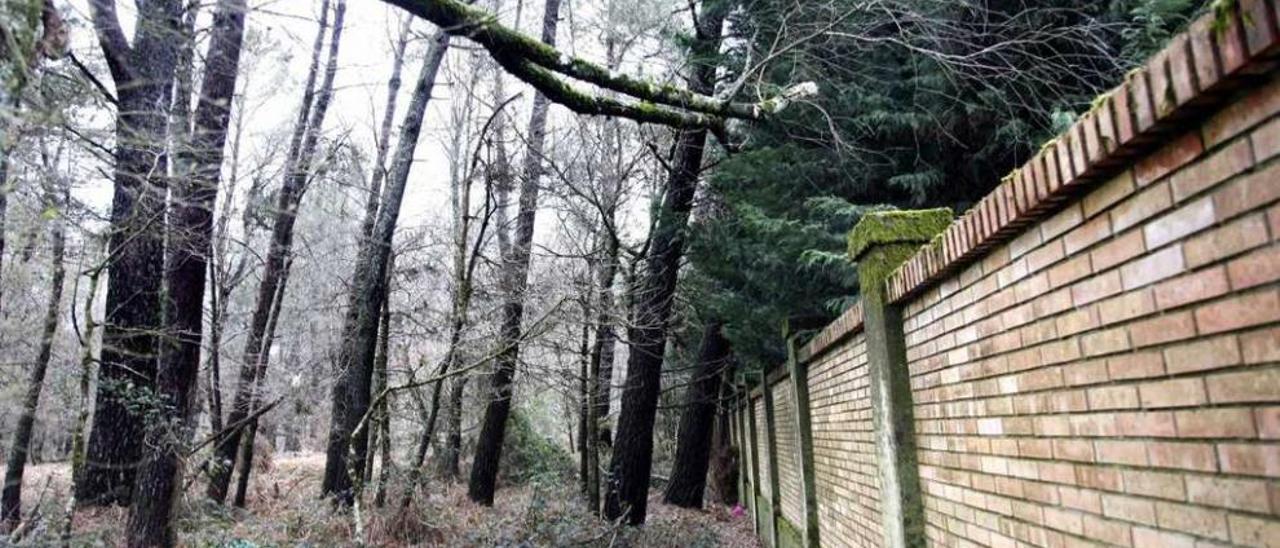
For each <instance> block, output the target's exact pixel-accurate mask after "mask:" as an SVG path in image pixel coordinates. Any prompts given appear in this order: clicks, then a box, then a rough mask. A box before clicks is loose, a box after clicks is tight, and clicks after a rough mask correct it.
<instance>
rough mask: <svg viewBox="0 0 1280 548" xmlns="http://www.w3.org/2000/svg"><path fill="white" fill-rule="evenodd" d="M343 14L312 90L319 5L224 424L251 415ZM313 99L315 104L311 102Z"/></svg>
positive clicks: (219, 476) (220, 462) (216, 469)
mask: <svg viewBox="0 0 1280 548" xmlns="http://www.w3.org/2000/svg"><path fill="white" fill-rule="evenodd" d="M345 12H346V4H345V2H344V1H343V0H339V1H338V7H337V10H336V12H335V14H334V21H333V36H332V38H331V39H330V43H329V60H328V65H327V66H326V70H325V75H324V80H323V82H322V83H321V85H320V88H319V90H318V92H317V89H316V77H317V75H318V73H319V67H320V58H321V55H322V53H323V51H324V48H323V46H324V37H325V34H326V33H327V31H328V26H329V19H328V18H329V0H324V1H323V2H322V3H321V7H320V29H319V30H318V31H317V33H316V39H315V42H314V43H313V45H312V51H311V65H310V67H309V68H308V70H307V79H306V84H305V85H304V87H303V96H302V104H301V106H299V107H298V116H297V119H296V120H295V121H294V128H293V133H292V135H291V136H290V139H289V149H288V152H287V155H286V157H285V179H284V184H283V185H282V186H281V188H280V192H279V195H278V196H277V198H276V217H275V222H274V224H273V226H272V230H271V244H270V248H269V249H268V251H267V260H266V266H265V267H264V270H263V273H262V281H261V282H259V285H258V295H257V300H256V301H255V303H254V308H253V315H252V316H251V317H250V320H249V333H248V334H247V338H246V340H245V348H244V361H243V362H242V363H241V364H240V373H239V378H238V380H237V384H236V392H235V396H234V397H233V400H232V404H231V413H230V415H229V416H228V417H227V421H226V423H227V424H230V425H234V424H241V423H243V422H245V418H246V417H249V416H250V413H252V407H253V402H254V400H255V399H256V396H257V394H256V392H257V388H258V386H259V385H260V383H261V379H258V375H257V374H258V371H259V369H261V368H265V365H266V363H265V361H266V359H267V356H269V354H270V348H269V347H267V346H266V345H265V343H266V341H267V340H268V339H270V338H271V333H269V332H268V327H269V325H270V320H271V316H272V311H273V310H274V309H275V308H276V299H278V298H282V297H283V295H284V287H285V285H286V275H285V274H286V272H287V271H288V264H289V261H290V256H291V255H292V249H293V226H294V222H295V221H296V220H297V214H298V205H299V203H300V202H301V201H302V195H303V193H304V192H305V191H306V188H305V187H306V182H307V178H308V176H309V174H310V168H311V162H312V157H313V156H314V154H315V149H316V146H317V143H318V141H319V138H320V131H321V129H322V126H323V125H324V119H325V115H326V113H327V112H328V106H329V101H330V98H331V96H332V94H333V76H334V74H336V72H337V62H338V61H337V55H338V48H339V45H340V44H341V38H342V19H343V16H344V15H345ZM313 103H314V104H313ZM244 430H245V429H244V428H243V427H242V428H236V429H233V430H230V431H228V432H225V433H223V435H222V436H220V437H219V438H218V440H217V441H216V443H215V445H214V459H213V466H212V468H211V472H210V476H209V485H208V489H207V491H206V493H207V495H208V496H209V498H211V499H213V500H215V501H217V502H223V501H224V500H226V498H227V490H228V487H229V486H230V483H231V473H232V468H233V466H234V464H235V459H236V451H237V450H238V449H239V447H240V442H241V437H242V435H243V432H244Z"/></svg>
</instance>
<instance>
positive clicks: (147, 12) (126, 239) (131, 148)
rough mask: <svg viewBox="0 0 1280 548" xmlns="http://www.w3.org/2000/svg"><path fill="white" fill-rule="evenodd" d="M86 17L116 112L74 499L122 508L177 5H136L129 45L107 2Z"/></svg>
mask: <svg viewBox="0 0 1280 548" xmlns="http://www.w3.org/2000/svg"><path fill="white" fill-rule="evenodd" d="M90 7H91V8H92V12H93V17H92V18H93V22H94V27H95V29H96V31H97V35H98V42H99V44H100V45H101V47H102V50H103V53H104V54H105V57H106V59H107V66H108V67H109V68H110V70H111V75H112V78H113V79H114V80H115V84H116V86H115V88H116V93H117V100H118V102H119V105H118V108H117V112H118V114H117V116H116V150H115V153H114V156H115V173H114V177H115V192H114V196H113V197H112V203H111V230H110V237H109V239H108V256H109V257H111V258H112V259H111V263H110V266H109V267H108V269H109V272H110V275H109V276H108V277H107V303H106V311H107V313H106V318H105V326H104V328H103V331H102V339H103V340H102V356H101V366H100V367H99V372H98V394H97V398H96V400H95V410H94V413H93V427H92V429H91V433H90V435H89V446H88V452H87V455H86V459H85V467H84V473H83V477H82V478H81V481H79V482H77V483H76V489H77V490H78V494H77V498H78V499H79V500H80V501H81V502H82V503H85V504H114V503H127V502H128V501H129V497H130V493H131V491H132V489H133V485H134V479H135V477H136V474H137V465H138V461H139V459H140V458H141V456H142V449H143V437H144V428H145V424H144V417H143V415H142V414H141V413H139V412H138V410H137V407H138V406H136V405H134V403H135V402H136V400H137V399H138V398H139V397H144V396H147V395H148V394H149V393H150V392H151V389H152V387H153V386H154V381H155V371H156V335H157V332H158V329H159V328H160V320H161V317H160V316H161V301H160V298H161V286H162V281H163V277H164V272H163V270H164V232H165V231H164V230H163V227H164V224H165V220H164V209H165V186H166V181H165V177H166V172H167V169H168V167H167V166H168V156H167V154H166V151H165V143H166V135H167V125H168V123H167V122H168V115H167V112H166V110H167V108H168V106H169V105H170V100H171V97H172V92H173V78H174V67H175V65H176V63H177V49H176V48H174V47H173V44H172V41H173V37H174V36H178V35H179V34H180V33H181V28H180V27H181V23H180V21H179V19H180V15H181V11H182V1H181V0H154V1H150V2H145V3H143V4H141V6H140V8H139V13H138V22H139V24H138V25H137V33H136V36H135V38H134V43H133V44H132V45H130V44H129V43H128V41H127V40H126V39H125V36H124V31H123V30H122V29H121V27H120V23H119V21H118V19H117V17H116V8H115V2H114V0H94V1H92V2H90Z"/></svg>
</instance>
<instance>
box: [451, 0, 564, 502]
mask: <svg viewBox="0 0 1280 548" xmlns="http://www.w3.org/2000/svg"><path fill="white" fill-rule="evenodd" d="M559 22H560V0H547V2H546V4H545V12H544V14H543V17H542V42H543V43H545V44H547V45H549V46H553V47H554V46H555V42H556V28H557V26H558V25H559ZM550 106H551V101H550V100H548V99H547V97H546V96H545V95H543V94H541V93H539V94H537V95H536V96H534V98H533V112H532V114H530V116H529V133H528V135H529V141H528V150H527V151H526V153H525V158H524V173H523V178H522V179H523V180H522V181H521V182H520V205H519V210H518V211H517V213H516V228H515V239H514V240H513V241H512V246H511V253H510V255H509V256H507V257H504V260H503V263H504V264H503V276H502V277H503V286H504V287H503V291H504V293H505V299H506V300H505V302H504V303H503V305H502V320H501V321H502V325H501V327H500V329H499V336H498V345H499V351H498V357H497V360H496V362H495V364H494V373H493V377H492V378H491V386H490V395H489V398H490V400H489V404H488V406H486V407H485V411H484V421H483V423H482V426H481V427H480V437H479V439H478V440H477V443H476V455H475V460H474V461H473V462H472V464H471V482H470V483H469V484H468V486H467V496H468V497H470V498H471V500H473V501H475V502H478V503H480V504H483V505H486V506H491V505H493V492H494V489H495V487H496V484H497V480H498V462H499V460H501V457H502V442H503V438H505V437H506V430H507V417H508V416H510V414H511V384H512V381H513V378H514V376H515V369H516V364H517V363H518V361H519V359H520V330H521V322H522V321H523V319H524V292H525V288H526V286H527V285H528V281H529V253H530V250H531V249H532V247H533V225H534V217H535V215H536V214H537V211H538V183H539V181H538V179H539V177H540V176H541V175H542V161H543V158H542V147H543V143H544V141H545V139H546V129H547V110H548V108H550Z"/></svg>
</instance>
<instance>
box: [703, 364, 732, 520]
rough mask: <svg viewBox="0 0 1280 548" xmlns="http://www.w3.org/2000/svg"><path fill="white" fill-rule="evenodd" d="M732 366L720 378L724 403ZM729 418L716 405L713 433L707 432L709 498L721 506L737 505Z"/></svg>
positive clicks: (727, 410)
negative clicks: (709, 462)
mask: <svg viewBox="0 0 1280 548" xmlns="http://www.w3.org/2000/svg"><path fill="white" fill-rule="evenodd" d="M732 372H733V367H732V365H729V366H727V367H724V368H723V371H722V372H721V375H720V400H719V401H721V402H724V401H727V400H728V399H729V398H730V397H731V396H732V394H733V386H732V380H731V379H732V378H733V377H732ZM730 420H731V415H730V414H729V409H728V407H727V406H724V405H717V406H716V424H715V430H714V431H713V432H712V433H711V469H710V479H709V480H708V481H710V482H711V483H710V485H709V487H710V488H711V495H712V497H714V499H715V500H716V501H717V502H719V503H720V504H723V505H725V506H733V505H735V504H737V503H738V450H737V448H736V447H734V446H733V439H732V437H731V435H730V432H729V428H730V426H729V425H730Z"/></svg>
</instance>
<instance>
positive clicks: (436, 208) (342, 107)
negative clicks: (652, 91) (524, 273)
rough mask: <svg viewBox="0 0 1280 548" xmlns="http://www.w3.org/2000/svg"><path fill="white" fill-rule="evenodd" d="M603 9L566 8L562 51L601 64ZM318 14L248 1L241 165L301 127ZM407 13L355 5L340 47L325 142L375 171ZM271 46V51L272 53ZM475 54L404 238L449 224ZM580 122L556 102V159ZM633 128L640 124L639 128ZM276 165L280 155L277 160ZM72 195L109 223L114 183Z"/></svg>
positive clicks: (413, 187)
mask: <svg viewBox="0 0 1280 548" xmlns="http://www.w3.org/2000/svg"><path fill="white" fill-rule="evenodd" d="M205 4H206V5H205V6H203V7H202V11H201V20H200V21H199V22H197V27H198V28H200V27H207V25H208V18H209V16H210V14H211V12H212V5H211V3H210V2H205ZM516 4H517V2H507V3H506V5H505V6H504V9H503V11H502V14H501V18H502V20H503V21H504V22H505V23H507V24H512V23H513V22H514V19H515V17H516V12H517V5H516ZM118 6H119V7H118V9H119V13H120V21H121V24H122V25H123V26H124V29H125V32H126V35H129V36H132V32H133V27H134V22H135V16H136V9H135V7H134V4H133V2H131V1H128V0H122V1H120V2H119V4H118ZM540 6H541V2H534V1H532V0H531V1H529V2H525V3H524V5H523V6H522V7H519V10H520V14H521V15H520V18H521V26H520V28H521V30H522V31H523V32H525V33H526V34H528V33H530V28H531V26H532V25H534V23H535V22H533V19H534V18H536V17H537V15H538V14H539V13H541V7H540ZM598 8H599V6H598V5H596V4H595V3H588V2H577V3H572V4H571V5H570V4H569V3H567V4H566V6H565V9H564V10H563V11H562V24H561V27H560V28H561V31H560V35H561V36H562V40H561V42H562V47H563V48H564V49H566V50H567V51H571V52H574V53H576V54H579V55H584V56H586V57H588V58H591V59H593V60H598V59H599V58H600V57H601V56H600V55H597V53H599V51H598V50H599V49H600V46H599V43H598V42H599V36H600V32H599V31H598V28H599V24H598V22H597V21H596V20H595V19H596V15H595V14H592V13H591V11H592V10H594V9H598ZM318 9H319V3H318V2H310V1H296V0H267V1H263V2H251V3H250V12H249V15H248V18H247V21H248V29H247V35H246V52H245V59H244V61H243V62H242V70H243V69H244V67H251V70H250V71H249V72H247V73H245V74H246V75H247V78H244V79H242V81H241V85H242V86H243V85H244V82H245V80H247V81H248V83H249V88H248V89H247V90H246V92H247V93H246V94H245V98H246V99H247V101H248V103H247V105H246V107H247V115H248V123H247V124H246V126H245V134H244V141H243V145H242V146H243V148H242V150H241V161H242V162H244V163H245V165H246V166H252V165H255V163H256V162H257V161H259V160H258V159H259V158H260V157H262V155H264V154H269V153H270V150H271V148H272V147H283V141H284V140H285V136H286V135H287V133H288V131H289V130H290V128H291V126H292V123H293V117H294V116H295V110H296V108H297V104H298V101H299V97H300V89H301V86H302V80H303V77H304V76H305V74H306V68H307V67H306V62H305V59H306V56H307V54H308V49H309V48H310V45H311V41H312V40H314V37H315V32H316V21H317V15H318V14H317V13H316V12H317V10H318ZM672 9H673V10H674V9H676V8H674V7H673V8H672ZM668 13H669V12H668ZM88 14H89V10H88V5H87V2H86V1H85V0H70V2H69V9H68V10H67V17H68V19H75V20H77V24H78V26H77V27H75V28H74V30H73V31H72V42H71V49H72V51H73V52H74V53H75V54H76V55H78V56H80V57H81V58H83V59H97V60H99V61H100V59H101V51H100V50H99V49H98V45H97V41H96V39H95V37H94V35H93V33H92V31H91V30H90V29H89V28H88V22H87V21H88V17H89V15H88ZM682 15H684V14H676V15H674V16H672V17H670V18H669V19H670V20H669V21H668V22H667V24H669V25H681V24H687V21H684V20H683V19H681V16H682ZM400 17H409V16H408V15H407V14H402V13H401V11H400V10H399V9H398V8H395V7H392V6H389V5H387V4H385V3H383V2H380V1H377V0H353V1H352V3H351V4H350V6H349V7H348V9H347V14H346V22H345V25H344V27H345V30H344V33H345V34H346V37H347V38H346V39H345V40H343V43H342V47H341V53H340V56H339V65H338V73H337V77H336V79H335V83H334V89H335V94H334V98H333V105H332V106H331V107H330V110H329V116H328V119H327V120H326V123H325V129H324V136H325V138H327V139H337V138H339V137H343V138H345V139H346V140H347V141H349V142H351V143H352V144H353V145H354V146H355V147H357V148H358V149H359V150H361V151H362V153H364V155H365V156H366V158H365V163H366V165H367V166H371V165H372V164H371V163H370V162H371V161H372V158H371V157H372V153H373V150H374V146H375V144H374V138H375V133H376V131H377V124H378V121H379V120H380V119H381V118H382V115H383V114H382V113H383V108H384V107H385V98H386V89H387V78H388V76H389V74H390V71H391V58H392V49H393V46H394V44H393V41H394V39H395V37H394V34H395V33H396V32H397V29H398V25H399V20H400V19H399V18H400ZM685 18H687V15H685ZM660 27H661V26H660V25H657V26H654V27H652V28H650V29H646V31H647V32H648V33H649V34H650V36H649V38H653V37H654V35H656V34H657V33H659V32H661V28H660ZM413 29H414V37H413V39H412V41H411V43H410V45H409V49H408V53H407V58H406V68H405V71H404V74H403V75H402V79H403V80H404V81H405V84H402V86H401V88H400V94H399V95H400V99H399V101H398V103H399V105H398V112H397V116H396V122H395V125H394V128H395V131H396V132H397V133H398V130H399V125H400V114H401V113H402V112H403V109H404V107H405V105H406V103H407V101H408V96H409V94H410V93H411V91H412V87H413V86H412V79H413V77H414V76H413V75H414V74H416V71H417V65H418V64H419V61H420V59H421V57H422V55H423V54H424V53H425V50H426V46H427V42H428V40H427V37H428V36H429V35H430V33H431V32H433V31H434V29H435V27H434V26H433V25H431V24H430V23H428V22H425V21H421V20H415V21H414V23H413ZM199 39H200V40H201V42H200V44H201V47H200V49H199V50H198V51H197V55H202V54H203V46H204V44H205V43H206V42H207V36H200V37H199ZM650 42H652V40H651V41H650ZM267 44H270V46H269V47H268V46H267ZM474 48H475V46H474V45H473V44H469V43H468V42H467V41H465V40H459V41H457V42H456V43H455V44H454V47H453V48H452V49H451V51H450V52H449V54H448V56H447V57H446V58H445V66H444V68H442V71H441V76H442V77H441V78H440V79H439V80H438V81H437V85H436V87H435V93H434V95H433V98H432V99H433V100H432V101H431V102H430V103H429V105H428V110H427V116H426V121H425V124H424V128H423V137H422V139H421V140H420V142H419V145H418V149H417V153H416V154H415V164H414V168H413V170H412V172H411V173H410V178H409V187H408V189H407V191H406V195H405V200H404V206H403V209H402V211H401V219H402V221H401V223H400V224H399V228H398V232H407V231H413V230H415V229H418V228H421V227H423V226H425V225H431V224H439V223H444V222H446V220H447V217H448V200H449V179H448V178H449V164H448V158H447V157H446V155H445V141H446V140H447V139H448V135H447V133H448V129H449V114H448V113H449V109H450V101H449V100H450V98H451V97H452V96H453V94H454V93H455V88H454V84H453V80H454V79H455V78H461V77H465V76H466V74H464V71H462V70H459V68H458V66H459V65H460V64H461V61H463V58H464V56H466V55H469V53H468V50H472V49H474ZM633 51H634V52H635V53H634V54H632V55H630V56H628V58H627V59H626V60H625V61H627V62H628V65H629V66H631V67H632V68H633V69H634V68H635V67H636V66H637V63H636V60H637V59H642V61H641V63H640V66H641V67H642V68H640V69H639V71H641V72H642V73H660V74H661V73H665V72H666V69H665V68H664V67H667V66H669V65H668V63H666V62H665V61H664V59H663V58H662V57H661V55H663V54H662V53H657V52H659V51H660V47H658V46H656V45H655V44H653V43H650V44H648V46H647V49H646V47H644V44H643V42H642V43H641V45H640V46H637V47H635V48H633ZM95 65H96V66H97V68H99V69H102V71H103V72H102V74H97V75H96V76H97V77H98V78H99V79H101V80H102V81H103V82H104V83H107V85H108V86H109V85H110V78H107V77H106V76H107V75H106V74H105V68H103V67H102V66H101V64H100V63H97V64H95ZM507 82H508V83H507V93H508V94H509V95H514V94H516V93H519V94H520V97H519V98H518V99H517V100H516V101H515V102H513V103H512V106H509V107H507V112H508V116H509V119H510V120H511V122H512V123H511V127H510V128H509V129H510V131H511V134H510V135H509V137H508V138H509V139H511V140H512V141H513V142H512V143H511V144H512V145H513V146H514V145H519V144H520V143H522V137H523V136H522V135H521V133H522V132H523V126H524V124H525V122H526V120H527V118H528V109H529V105H530V101H531V99H532V96H533V92H532V88H530V87H529V86H527V85H525V84H524V83H523V82H520V81H519V80H517V79H515V78H512V77H509V76H508V77H507ZM464 85H465V82H464ZM482 86H483V88H482V89H479V90H477V94H478V95H479V96H480V97H481V98H482V99H483V100H485V101H486V102H487V101H488V99H489V96H490V94H489V91H488V87H489V85H488V83H484V84H482ZM456 92H457V93H463V92H464V91H463V90H457V91H456ZM237 112H238V111H237ZM575 116H576V115H574V114H572V113H569V112H568V111H566V110H565V109H563V108H562V107H559V106H556V105H553V108H552V109H551V122H550V124H549V128H550V132H549V135H548V154H551V155H554V154H555V153H556V148H557V143H558V141H559V140H560V139H559V138H560V136H561V135H563V134H564V133H565V132H566V131H573V129H574V126H573V123H574V118H575ZM233 123H234V122H233ZM625 123H628V124H634V123H633V122H625ZM101 124H102V125H101V127H102V129H103V131H109V130H110V127H111V126H110V124H111V122H110V119H109V118H107V117H103V118H102V122H101ZM647 131H650V132H655V134H656V132H658V131H663V130H661V129H655V128H647ZM396 139H398V137H397V136H393V139H392V142H393V143H394V142H395V140H396ZM229 148H230V147H229V146H228V153H227V154H228V162H229V161H230V150H229ZM275 154H276V156H277V157H282V156H283V154H282V151H281V150H277V151H276V152H275ZM468 154H470V153H469V152H468ZM278 162H279V160H278V159H277V161H276V163H277V164H278ZM366 171H367V170H366ZM241 175H242V176H244V175H245V172H244V170H242V171H241ZM224 176H225V170H224ZM544 181H545V180H544ZM246 184H247V183H242V184H240V185H239V187H238V189H237V190H238V192H237V196H236V199H237V200H239V199H241V198H243V196H242V195H241V194H242V191H243V190H244V188H245V186H246ZM352 184H353V185H354V184H363V182H361V181H352ZM547 184H554V181H549V182H548V183H547ZM355 190H356V189H348V191H349V193H350V194H352V195H353V196H357V199H358V200H363V196H362V195H357V194H356V193H355ZM74 194H75V196H76V197H77V198H79V199H81V200H83V201H84V202H85V203H86V204H88V205H90V206H92V207H94V209H95V210H97V211H98V212H100V213H101V214H102V215H103V216H104V217H105V215H106V213H107V212H108V210H109V206H110V201H111V182H110V181H109V180H108V179H107V178H105V177H104V176H102V174H101V173H98V174H96V176H94V177H92V178H91V179H85V180H83V181H81V182H80V184H79V185H78V186H77V187H76V189H75V191H74ZM644 198H645V199H640V200H631V201H628V202H627V203H626V204H625V205H626V206H628V208H629V209H630V211H627V212H624V218H623V219H621V220H622V221H623V222H621V223H620V225H621V226H623V227H624V228H634V229H635V231H639V232H642V231H643V230H644V227H643V226H642V225H643V223H644V219H645V208H647V207H648V200H647V196H646V197H644ZM304 201H306V200H304ZM218 202H219V203H218V207H219V208H221V207H223V205H224V202H225V196H219V200H218ZM555 221H556V219H555V218H554V217H552V216H543V217H542V218H540V219H539V222H538V230H537V232H536V236H535V237H536V243H537V245H536V246H535V255H537V254H538V252H537V249H536V248H537V247H539V246H546V245H550V241H551V239H552V238H554V236H555V234H554V233H553V230H554V228H553V227H554V223H555ZM637 223H639V224H637Z"/></svg>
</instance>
